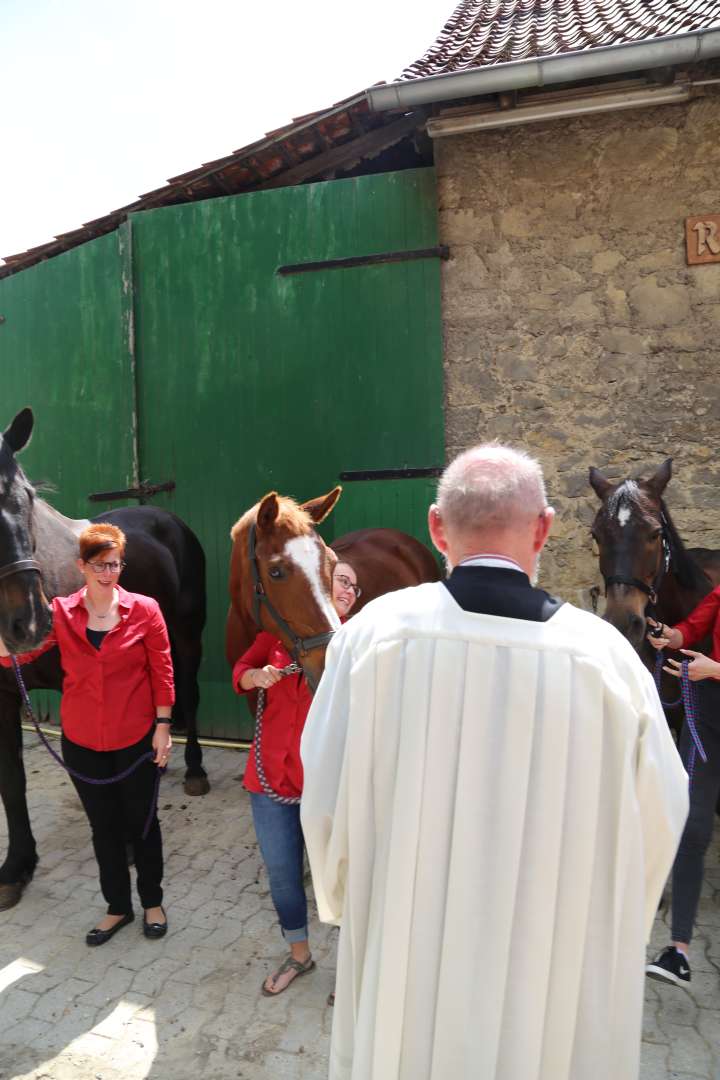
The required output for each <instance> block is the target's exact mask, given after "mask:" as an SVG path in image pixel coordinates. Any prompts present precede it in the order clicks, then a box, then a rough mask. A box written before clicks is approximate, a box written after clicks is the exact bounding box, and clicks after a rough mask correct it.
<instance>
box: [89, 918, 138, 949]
mask: <svg viewBox="0 0 720 1080" xmlns="http://www.w3.org/2000/svg"><path fill="white" fill-rule="evenodd" d="M134 918H135V916H134V915H133V913H132V911H131V912H130V913H129V914H128V915H123V917H122V919H121V920H120V922H116V923H115V925H114V926H111V927H110V929H109V930H98V928H97V926H96V927H95V928H94V929H93V930H91V931H90V932H89V933H88V934H86V936H85V942H86V944H88V945H104V944H105V942H106V941H109V940H110V938H111V937H112V936H113V934H117V932H118V930H120V929H121V928H122V927H123V926H127V925H128V923H131V922H132V921H133V919H134Z"/></svg>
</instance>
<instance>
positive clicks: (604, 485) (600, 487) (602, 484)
mask: <svg viewBox="0 0 720 1080" xmlns="http://www.w3.org/2000/svg"><path fill="white" fill-rule="evenodd" d="M590 487H591V488H592V489H593V491H594V492H595V494H596V495H597V497H598V499H602V500H603V502H604V501H605V499H606V498H607V497H608V495H609V494H610V492H611V491H612V490H613V488H614V487H615V484H613V483H612V482H611V481H610V480H608V478H607V477H606V476H603V474H602V473H601V472H600V470H599V469H596V468H595V466H594V465H591V466H590Z"/></svg>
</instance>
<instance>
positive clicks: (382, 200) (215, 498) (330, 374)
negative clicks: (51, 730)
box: [133, 169, 443, 737]
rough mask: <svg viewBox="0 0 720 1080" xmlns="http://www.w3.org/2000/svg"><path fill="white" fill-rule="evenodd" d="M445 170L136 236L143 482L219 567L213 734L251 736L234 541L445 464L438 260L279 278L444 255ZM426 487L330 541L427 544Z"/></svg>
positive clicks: (222, 206) (215, 211) (202, 211)
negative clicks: (300, 509) (287, 270)
mask: <svg viewBox="0 0 720 1080" xmlns="http://www.w3.org/2000/svg"><path fill="white" fill-rule="evenodd" d="M435 200H436V194H435V178H434V172H433V171H432V170H429V169H428V170H425V169H424V170H415V171H411V172H403V173H389V174H383V175H378V176H372V177H362V178H358V179H352V180H343V181H338V182H328V183H321V184H312V185H307V186H304V187H295V188H287V189H282V190H279V191H271V192H263V193H258V194H251V195H244V196H238V197H229V198H226V199H213V200H212V201H207V202H202V203H195V204H190V205H187V206H181V207H171V208H168V209H163V210H157V211H151V212H149V213H145V214H141V215H136V216H135V218H134V219H133V251H134V270H135V296H136V301H135V316H136V354H137V370H138V408H139V434H140V439H139V442H140V447H141V451H140V460H141V473H142V476H148V477H154V478H162V479H164V478H166V477H167V476H170V477H172V478H173V479H174V480H175V482H176V485H177V486H176V488H175V491H174V492H173V493H171V494H168V495H167V496H158V497H157V499H156V500H154V501H156V502H157V503H158V504H160V505H165V506H168V507H170V508H172V509H173V510H175V511H176V512H177V513H178V514H180V516H181V517H183V518H185V519H186V520H187V521H188V522H189V523H190V524H191V526H192V527H193V528H194V529H195V530H196V532H197V533H198V535H199V536H200V539H201V541H202V543H203V545H204V547H205V551H206V553H207V558H208V629H207V632H206V636H205V644H204V651H205V660H204V663H203V668H202V673H201V674H202V686H201V694H202V714H201V726H202V730H203V731H204V733H205V734H210V735H214V736H224V737H232V736H237V735H247V734H248V723H247V711H246V709H245V707H244V705H242V704H241V703H239V702H238V700H237V699H236V698H235V697H234V695H233V694H232V692H231V690H230V687H229V672H228V669H227V666H226V663H225V659H224V638H223V635H224V620H225V613H226V611H227V602H228V601H227V574H228V560H229V554H230V540H229V532H230V528H231V526H232V524H233V523H234V522H235V521H236V520H237V518H238V517H239V516H240V514H241V513H242V512H243V511H244V510H245V509H247V507H248V506H250V505H252V503H254V502H255V501H256V500H257V499H259V498H260V497H261V496H262V495H264V494H265V493H266V492H267V491H269V490H272V489H277V490H278V491H281V492H282V493H284V494H289V495H293V496H295V497H297V498H298V499H306V498H310V497H312V496H314V495H318V494H320V493H321V492H324V491H327V490H329V489H330V488H331V487H333V486H334V485H335V484H336V483H337V482H338V478H339V476H340V474H341V473H342V472H345V471H353V470H367V469H373V470H377V469H387V468H398V467H403V466H408V465H409V466H415V467H425V466H434V465H437V464H439V463H441V462H442V460H443V413H442V360H441V319H440V282H439V264H438V261H437V259H422V260H417V261H411V262H404V263H394V264H380V265H371V266H359V267H356V268H353V269H325V270H321V271H313V272H309V273H302V274H293V275H287V276H285V275H282V274H278V272H277V271H278V267H280V266H283V265H287V264H294V263H301V262H312V261H320V260H328V259H334V258H346V257H350V256H358V255H367V254H371V253H385V252H391V251H398V250H402V251H407V250H414V249H420V248H428V247H432V246H434V245H435V244H436V243H437V232H436V202H435ZM428 496H429V485H428V483H427V481H416V480H413V481H379V482H368V483H363V484H351V483H349V484H347V486H346V489H345V494H344V495H343V498H342V499H341V500H340V503H339V504H338V508H337V509H336V511H335V512H334V514H333V517H331V518H330V519H329V520H328V523H327V527H326V528H325V530H324V534H325V536H326V538H328V539H332V538H333V536H335V535H339V534H340V533H342V532H347V531H348V530H350V529H352V528H358V527H361V526H364V525H378V526H379V525H383V526H392V527H396V528H403V529H406V530H407V531H410V532H413V533H415V534H416V535H418V536H419V537H420V538H421V539H423V540H427V533H426V531H425V511H426V508H427V503H428V502H429V497H428Z"/></svg>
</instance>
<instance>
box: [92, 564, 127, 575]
mask: <svg viewBox="0 0 720 1080" xmlns="http://www.w3.org/2000/svg"><path fill="white" fill-rule="evenodd" d="M85 565H86V566H89V567H91V568H92V570H94V572H95V573H96V574H98V575H100V574H104V573H105V571H106V570H107V572H108V573H109V574H119V573H120V571H121V570H122V569H123V568H124V566H125V563H124V562H89V563H85Z"/></svg>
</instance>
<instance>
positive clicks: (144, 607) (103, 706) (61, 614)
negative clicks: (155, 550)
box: [0, 585, 175, 750]
mask: <svg viewBox="0 0 720 1080" xmlns="http://www.w3.org/2000/svg"><path fill="white" fill-rule="evenodd" d="M116 588H117V590H118V593H119V597H118V604H119V614H120V621H119V623H118V624H117V626H114V627H113V628H112V630H109V631H108V633H107V634H106V635H105V638H104V639H103V643H102V645H101V646H100V648H99V649H95V648H94V647H93V646H92V645H91V644H90V642H89V641H88V640H87V637H86V635H85V631H86V629H87V624H88V613H87V608H86V607H85V605H84V603H83V596H84V593H85V590H84V588H83V589H80V590H79V591H78V592H76V593H73V594H72V595H71V596H56V597H55V599H54V600H53V602H52V609H53V628H52V630H51V632H50V634H49V636H48V637H47V638H46V639H45V641H43V643H42V645H40V646H39V647H38V648H37V649H33V650H32V652H28V653H22V654H20V655H19V656H18V657H17V659H18V661H19V663H21V664H27V663H29V662H30V661H31V660H35V659H36V657H38V656H41V655H42V653H44V652H47V651H48V649H51V648H52V647H53V645H57V646H58V648H59V649H60V663H61V665H62V669H63V673H64V676H65V678H64V682H63V692H62V701H61V702H60V719H61V721H62V729H63V732H64V733H65V735H66V736H67V737H68V739H70V740H71V741H72V742H74V743H77V744H78V745H79V746H85V747H87V748H88V749H90V750H120V749H122V748H123V747H125V746H132V744H133V743H136V742H138V741H139V740H140V739H142V738H143V736H144V735H147V733H148V731H149V730H150V728H151V727H152V724H153V721H154V719H155V715H156V709H157V708H158V706H160V705H172V704H173V702H174V700H175V690H174V683H173V668H172V659H171V656H170V641H169V639H168V633H167V628H166V626H165V620H164V619H163V617H162V612H161V611H160V606H159V604H158V602H157V600H153V598H152V597H150V596H143V595H142V594H141V593H130V592H126V591H125V589H122V588H121V587H120V586H119V585H118V586H116ZM0 664H2V666H3V667H10V666H11V660H10V657H9V656H2V657H0Z"/></svg>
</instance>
